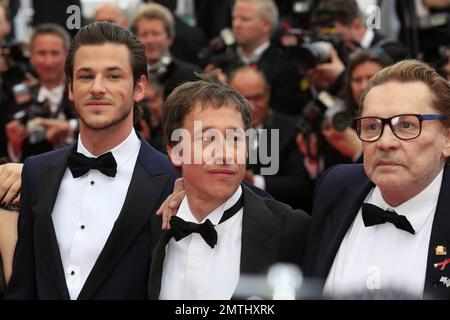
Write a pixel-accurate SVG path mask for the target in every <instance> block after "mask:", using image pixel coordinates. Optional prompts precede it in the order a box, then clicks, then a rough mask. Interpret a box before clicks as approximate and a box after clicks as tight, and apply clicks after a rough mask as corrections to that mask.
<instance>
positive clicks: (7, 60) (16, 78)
mask: <svg viewBox="0 0 450 320" xmlns="http://www.w3.org/2000/svg"><path fill="white" fill-rule="evenodd" d="M10 33H11V14H10V11H9V7H8V5H7V4H6V3H5V2H4V1H0V156H2V155H3V156H4V155H6V154H7V151H6V150H7V147H6V146H7V139H6V132H5V127H6V123H7V119H8V113H9V110H10V101H11V99H12V97H13V94H12V86H13V85H15V84H17V83H20V82H22V81H24V80H26V78H27V72H29V69H30V68H29V63H28V59H27V58H25V57H24V55H23V52H22V46H21V44H19V43H16V42H14V41H8V40H7V39H8V36H9V35H10Z"/></svg>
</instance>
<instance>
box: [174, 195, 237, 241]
mask: <svg viewBox="0 0 450 320" xmlns="http://www.w3.org/2000/svg"><path fill="white" fill-rule="evenodd" d="M243 203H244V200H243V197H242V195H241V197H240V198H239V200H238V201H236V203H235V204H234V205H233V206H232V207H230V208H229V209H227V210H225V211H224V213H223V215H222V219H220V221H219V224H220V223H222V222H224V221H226V220H228V219H229V218H231V217H232V216H233V215H234V214H235V213H236V212H238V211H239V210H240V209H241V208H242V205H243ZM170 230H171V234H172V236H173V237H174V238H175V240H176V241H180V240H181V239H183V238H185V237H187V236H188V235H190V234H191V233H194V232H195V233H198V234H200V235H201V236H202V238H203V239H204V240H205V241H206V243H207V244H208V245H209V246H210V247H211V248H213V249H214V246H215V245H216V244H217V231H216V229H214V225H213V224H212V222H211V221H210V220H209V219H206V221H205V222H203V223H200V224H198V223H193V222H187V221H184V220H183V219H181V218H179V217H177V216H173V217H172V218H171V219H170Z"/></svg>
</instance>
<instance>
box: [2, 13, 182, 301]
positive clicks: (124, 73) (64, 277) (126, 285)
mask: <svg viewBox="0 0 450 320" xmlns="http://www.w3.org/2000/svg"><path fill="white" fill-rule="evenodd" d="M65 72H66V77H67V80H68V83H69V98H70V100H72V101H73V102H74V104H75V108H76V111H77V113H78V115H79V119H80V125H79V126H80V135H79V139H78V141H77V142H76V143H75V144H72V145H70V146H68V147H65V148H63V149H59V150H56V151H52V152H50V153H45V154H42V155H39V156H35V157H31V158H30V159H28V160H27V161H26V162H25V164H24V169H23V174H22V177H23V178H22V189H21V208H20V218H19V239H18V243H17V247H16V251H15V256H14V265H13V275H12V278H11V281H10V283H9V286H8V288H7V292H6V298H9V299H145V298H146V297H147V295H146V289H147V288H146V284H147V280H148V269H149V265H150V257H151V241H152V237H154V236H155V235H153V234H152V233H151V232H150V229H151V227H150V224H151V221H150V220H151V219H152V217H153V216H154V215H152V211H155V210H156V209H157V208H158V207H159V205H160V203H161V202H162V200H163V199H165V198H166V197H167V195H168V194H169V193H170V191H171V190H172V186H173V180H174V177H175V172H174V170H173V167H172V166H171V164H170V162H169V160H168V159H167V157H166V156H164V155H162V154H161V153H159V152H157V151H156V150H155V149H153V148H152V147H151V146H150V145H149V144H148V143H146V142H145V141H144V140H143V139H142V138H140V137H139V136H138V135H137V134H136V132H135V131H134V129H133V120H134V117H135V111H134V110H135V108H136V103H138V102H140V101H141V100H142V99H143V97H144V90H145V86H146V83H147V62H146V57H145V48H144V45H143V44H141V43H140V42H139V41H138V40H137V39H136V37H135V36H134V35H133V34H132V33H130V32H129V31H127V30H125V29H123V28H122V27H119V26H117V25H114V24H112V23H109V22H97V23H94V24H90V25H88V26H86V27H83V28H81V29H80V30H79V32H78V33H77V35H76V37H75V38H74V41H73V43H72V46H71V48H70V50H69V54H68V56H67V59H66V65H65ZM158 226H160V224H159V225H158Z"/></svg>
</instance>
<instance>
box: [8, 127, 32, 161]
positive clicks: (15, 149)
mask: <svg viewBox="0 0 450 320" xmlns="http://www.w3.org/2000/svg"><path fill="white" fill-rule="evenodd" d="M6 137H7V138H8V153H9V158H10V159H12V160H13V161H16V162H18V161H19V160H20V158H21V155H22V145H23V142H24V141H25V139H26V138H27V129H26V128H25V126H24V125H23V124H22V123H20V122H19V121H17V120H14V121H11V122H9V123H8V124H7V125H6Z"/></svg>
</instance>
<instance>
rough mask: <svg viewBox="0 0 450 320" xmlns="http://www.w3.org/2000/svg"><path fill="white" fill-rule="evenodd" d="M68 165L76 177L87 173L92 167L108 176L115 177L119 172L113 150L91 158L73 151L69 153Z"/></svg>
mask: <svg viewBox="0 0 450 320" xmlns="http://www.w3.org/2000/svg"><path fill="white" fill-rule="evenodd" d="M67 165H68V166H69V169H70V171H71V172H72V176H73V177H74V178H78V177H81V176H83V175H85V174H86V173H87V172H88V171H89V170H91V169H97V170H99V171H100V172H101V173H103V174H104V175H106V176H108V177H115V176H116V173H117V163H116V160H115V159H114V156H113V154H112V153H111V152H107V153H105V154H102V155H101V156H100V157H98V158H89V157H86V156H85V155H84V154H81V153H79V152H76V151H73V152H72V153H71V154H70V155H69V159H68V162H67Z"/></svg>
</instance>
